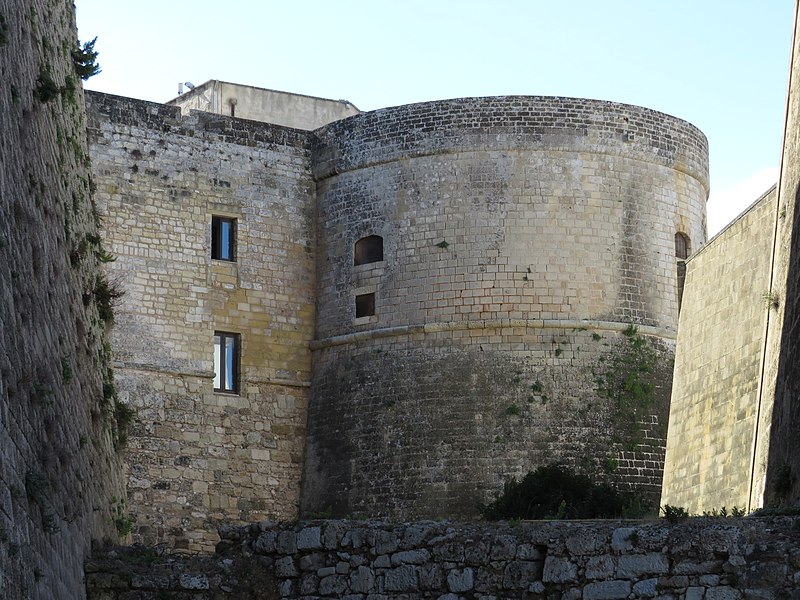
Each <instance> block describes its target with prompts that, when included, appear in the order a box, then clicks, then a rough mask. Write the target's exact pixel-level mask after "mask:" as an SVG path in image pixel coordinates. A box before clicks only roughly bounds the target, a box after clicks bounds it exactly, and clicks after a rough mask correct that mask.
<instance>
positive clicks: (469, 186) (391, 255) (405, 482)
mask: <svg viewBox="0 0 800 600" xmlns="http://www.w3.org/2000/svg"><path fill="white" fill-rule="evenodd" d="M316 133H317V141H316V146H315V147H314V149H313V161H314V169H315V173H314V174H315V178H316V180H317V186H318V188H317V194H318V216H317V241H318V246H317V247H318V258H317V286H318V288H317V292H318V299H317V330H316V340H315V341H314V343H313V345H312V350H313V375H312V394H311V396H312V403H311V406H310V407H309V419H308V439H307V447H306V458H305V461H306V466H305V476H304V482H303V490H302V506H301V512H302V513H303V514H305V515H309V514H313V513H315V512H324V511H327V512H331V513H332V514H333V515H334V516H340V515H353V516H382V517H388V518H394V519H410V518H436V517H451V518H458V517H469V516H473V515H475V514H476V513H477V510H478V506H479V505H480V504H481V503H485V502H487V501H489V500H491V498H492V497H493V495H494V494H496V493H497V492H499V491H501V489H502V484H503V481H505V480H506V479H508V478H509V477H511V476H517V477H518V476H521V475H523V474H524V473H526V472H527V471H529V470H531V469H534V468H536V467H537V466H540V465H545V464H550V463H553V462H559V463H562V464H567V465H570V466H572V467H574V468H576V469H578V470H582V471H585V472H587V473H589V474H590V475H592V476H595V477H597V478H611V479H612V480H616V481H617V483H620V484H622V485H628V486H632V487H635V488H637V489H638V490H640V491H641V492H642V493H644V494H645V495H648V494H649V495H650V496H651V497H653V498H654V499H656V500H657V498H658V490H659V488H660V481H661V469H662V465H663V448H664V440H665V438H666V431H665V428H666V411H667V410H668V403H669V394H670V386H671V376H672V362H671V358H672V352H673V347H674V338H675V330H676V326H677V319H678V310H679V306H678V303H679V289H678V287H679V279H678V275H677V273H678V268H679V267H680V266H681V263H680V259H682V258H685V255H686V253H688V252H690V251H692V250H693V249H696V248H698V247H699V246H700V245H701V244H702V243H703V242H704V240H705V229H706V227H705V202H706V198H707V196H708V167H707V164H708V149H707V142H706V139H705V137H704V136H703V134H702V133H701V132H700V131H699V130H698V129H696V128H695V127H693V126H692V125H690V124H689V123H686V122H685V121H682V120H680V119H676V118H674V117H671V116H668V115H665V114H662V113H659V112H656V111H652V110H648V109H645V108H640V107H636V106H630V105H624V104H617V103H610V102H602V101H597V100H581V99H574V98H551V97H499V98H467V99H459V100H449V101H441V102H430V103H424V104H415V105H409V106H401V107H396V108H388V109H383V110H378V111H375V112H371V113H364V114H361V115H357V116H355V117H352V118H348V119H346V120H343V121H338V122H335V123H333V124H331V125H329V126H326V127H325V128H323V129H320V130H318V131H317V132H316ZM676 248H677V249H676Z"/></svg>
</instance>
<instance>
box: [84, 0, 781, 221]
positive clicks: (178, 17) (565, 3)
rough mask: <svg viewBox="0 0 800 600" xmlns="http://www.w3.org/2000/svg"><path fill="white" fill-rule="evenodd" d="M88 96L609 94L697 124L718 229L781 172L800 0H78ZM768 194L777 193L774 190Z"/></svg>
mask: <svg viewBox="0 0 800 600" xmlns="http://www.w3.org/2000/svg"><path fill="white" fill-rule="evenodd" d="M76 6H77V11H78V12H77V14H78V27H79V36H80V38H81V39H82V40H87V39H91V38H93V37H95V36H97V38H98V39H97V46H96V49H97V50H99V51H100V57H99V62H100V64H101V66H102V68H103V72H102V73H101V74H100V75H97V76H96V77H94V78H92V79H91V80H89V81H88V82H87V85H86V87H87V88H88V89H94V90H99V91H103V92H109V93H114V94H121V95H124V96H132V97H135V98H142V99H145V100H152V101H157V102H164V101H166V100H168V99H170V98H172V97H174V96H175V95H177V91H178V82H183V81H191V82H192V83H194V84H200V83H203V82H204V81H207V80H209V79H221V80H224V81H232V82H236V83H243V84H248V85H254V86H259V87H266V88H271V89H278V90H285V91H291V92H299V93H303V94H310V95H314V96H322V97H327V98H335V99H339V98H345V99H347V100H350V101H351V102H352V103H353V104H355V105H356V106H358V107H359V108H360V109H361V110H372V109H376V108H381V107H385V106H394V105H398V104H406V103H409V102H420V101H426V100H436V99H442V98H455V97H461V96H493V95H511V94H531V95H540V94H541V95H559V96H577V97H585V98H599V99H603V100H612V101H617V102H627V103H630V104H638V105H641V106H646V107H648V108H653V109H656V110H660V111H663V112H666V113H669V114H672V115H675V116H677V117H680V118H682V119H686V120H687V121H690V122H691V123H693V124H694V125H696V126H698V127H699V128H700V129H701V130H703V132H704V133H705V134H706V135H707V136H708V139H709V145H710V152H711V188H712V191H711V200H710V202H709V234H713V233H714V232H715V231H716V230H717V229H719V228H720V227H721V226H723V225H724V224H725V223H727V221H729V220H730V219H731V218H733V217H735V216H736V214H738V212H740V211H741V210H742V209H743V208H745V207H746V206H747V205H748V204H749V203H750V202H751V201H752V200H755V198H756V196H757V195H758V193H759V192H761V191H764V190H765V189H766V187H768V183H767V182H769V181H770V180H774V179H775V178H776V177H777V167H778V164H779V160H780V143H781V134H782V125H783V113H784V108H785V102H786V98H785V96H786V83H787V69H788V63H789V51H790V43H791V30H792V22H793V15H794V2H793V0H669V1H665V0H561V1H559V2H554V1H553V0H547V1H545V0H491V1H489V0H481V1H478V0H339V1H336V2H331V1H329V0H226V1H215V2H210V1H208V0H193V1H187V0H161V1H159V2H155V1H153V0H136V1H135V2H134V1H130V0H76ZM762 188H763V189H762Z"/></svg>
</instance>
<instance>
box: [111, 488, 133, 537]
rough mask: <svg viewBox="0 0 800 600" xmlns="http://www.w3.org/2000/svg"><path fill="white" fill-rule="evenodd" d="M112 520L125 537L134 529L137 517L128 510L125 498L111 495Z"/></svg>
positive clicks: (119, 532)
mask: <svg viewBox="0 0 800 600" xmlns="http://www.w3.org/2000/svg"><path fill="white" fill-rule="evenodd" d="M111 522H112V523H113V525H114V528H115V529H116V530H117V533H118V534H119V535H120V537H125V536H126V535H128V534H129V533H130V532H131V531H133V524H134V523H135V522H136V519H135V518H134V517H133V516H131V515H130V514H128V512H127V511H126V506H125V499H124V498H120V499H117V498H116V497H113V496H112V497H111Z"/></svg>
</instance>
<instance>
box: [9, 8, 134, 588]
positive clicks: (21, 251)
mask: <svg viewBox="0 0 800 600" xmlns="http://www.w3.org/2000/svg"><path fill="white" fill-rule="evenodd" d="M76 48H77V37H76V31H75V21H74V7H73V5H72V2H68V1H65V0H0V597H2V598H8V599H18V598H19V599H21V598H34V599H42V600H61V599H63V598H83V597H84V586H83V567H82V563H83V561H84V559H85V557H86V556H87V554H88V552H89V550H90V543H91V539H92V538H98V539H99V538H104V537H107V538H113V539H116V538H117V534H118V530H117V528H116V527H115V526H114V518H119V519H120V521H118V524H119V525H120V529H121V530H123V531H124V525H125V523H124V518H125V512H126V508H125V501H124V491H123V490H124V487H123V486H122V485H121V476H120V470H121V467H120V464H119V461H118V458H117V453H116V451H115V445H119V444H120V443H121V442H122V440H123V437H124V431H122V430H121V429H120V428H118V423H117V422H116V419H115V415H116V414H121V411H122V410H123V409H120V408H119V407H118V406H117V403H116V401H115V398H114V393H113V387H112V386H110V383H111V379H112V376H111V374H110V372H109V371H108V367H110V351H109V349H108V347H107V345H106V344H105V331H104V330H105V326H106V323H107V322H108V321H109V320H110V318H111V311H110V309H111V306H110V304H111V300H113V298H112V297H111V296H113V294H111V293H110V292H111V291H112V288H109V287H108V286H107V280H106V279H105V278H104V276H103V275H102V272H101V270H100V267H99V257H100V256H102V255H103V250H102V246H101V244H100V240H99V238H98V229H97V215H96V214H95V212H94V208H93V202H92V183H91V175H90V166H89V160H88V156H87V147H86V130H85V127H86V122H85V112H84V108H83V92H82V90H81V81H80V79H79V78H78V76H77V73H76V72H75V69H74V65H73V60H72V57H71V52H72V50H73V49H76Z"/></svg>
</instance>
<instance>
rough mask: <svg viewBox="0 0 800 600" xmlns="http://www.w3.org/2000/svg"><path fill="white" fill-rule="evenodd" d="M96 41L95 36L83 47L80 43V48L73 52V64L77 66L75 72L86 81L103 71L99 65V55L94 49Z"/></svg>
mask: <svg viewBox="0 0 800 600" xmlns="http://www.w3.org/2000/svg"><path fill="white" fill-rule="evenodd" d="M96 41H97V37H96V36H95V38H94V39H93V40H91V41H89V42H86V43H84V44H83V46H81V44H80V42H78V47H77V48H75V49H74V50H73V51H72V62H73V64H74V65H75V72H76V73H77V74H78V77H80V78H81V79H83V80H84V81H86V80H87V79H89V78H90V77H94V76H95V75H97V74H98V73H99V72H100V71H101V69H100V65H99V64H97V55H98V54H99V53H98V52H97V51H96V50H95V49H94V44H95V42H96Z"/></svg>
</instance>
